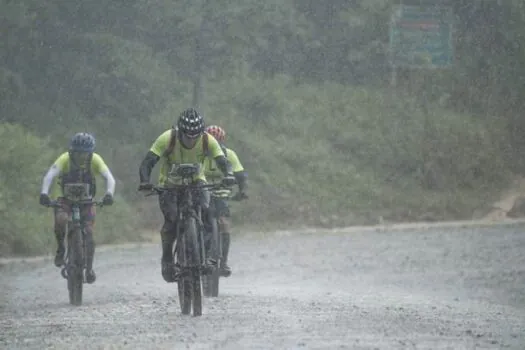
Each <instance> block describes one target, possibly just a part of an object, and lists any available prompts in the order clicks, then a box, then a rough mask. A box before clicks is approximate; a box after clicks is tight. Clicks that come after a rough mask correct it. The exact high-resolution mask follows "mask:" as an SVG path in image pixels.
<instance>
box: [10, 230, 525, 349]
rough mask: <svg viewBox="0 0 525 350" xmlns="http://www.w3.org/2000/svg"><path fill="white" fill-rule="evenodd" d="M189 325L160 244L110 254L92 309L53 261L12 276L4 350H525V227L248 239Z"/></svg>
mask: <svg viewBox="0 0 525 350" xmlns="http://www.w3.org/2000/svg"><path fill="white" fill-rule="evenodd" d="M232 250H233V253H232V254H233V257H232V259H231V260H232V261H231V262H232V267H233V268H234V274H233V275H232V277H230V278H229V279H223V280H222V281H221V282H222V286H221V287H222V295H221V296H220V297H219V298H218V299H214V300H211V299H205V306H204V314H203V316H202V317H200V318H195V317H191V316H182V315H181V314H180V309H179V307H178V301H177V300H178V299H177V295H176V286H175V285H174V284H167V283H165V282H164V281H163V280H162V277H161V276H160V266H159V265H160V263H159V259H160V247H159V246H158V245H142V246H138V247H135V248H129V247H128V248H126V249H123V248H118V247H117V248H112V249H105V250H104V251H100V252H99V253H98V254H97V260H96V271H97V275H98V280H97V282H96V283H95V284H94V285H87V286H86V287H85V294H84V305H83V306H81V307H72V306H69V304H68V299H67V298H68V297H67V289H66V283H65V280H63V279H62V278H61V277H60V275H59V271H58V269H56V268H54V266H52V262H51V260H49V259H48V260H46V261H43V262H32V263H25V264H23V263H13V264H8V265H4V266H3V267H0V348H1V349H46V348H49V349H75V348H77V349H128V348H129V349H502V348H508V349H525V228H523V227H521V228H520V227H517V226H516V227H504V228H503V227H499V228H482V229H480V228H464V229H453V228H446V229H431V230H425V231H414V230H412V231H392V232H389V231H387V232H355V233H330V234H299V233H291V234H286V235H285V234H281V235H272V236H271V237H270V236H265V237H258V238H257V237H244V238H237V239H236V240H235V241H234V243H233V247H232Z"/></svg>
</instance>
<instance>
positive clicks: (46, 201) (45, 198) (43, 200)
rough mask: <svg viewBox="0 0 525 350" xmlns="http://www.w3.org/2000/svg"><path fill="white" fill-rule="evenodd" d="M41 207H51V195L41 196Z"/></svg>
mask: <svg viewBox="0 0 525 350" xmlns="http://www.w3.org/2000/svg"><path fill="white" fill-rule="evenodd" d="M40 205H43V206H44V207H48V206H50V205H51V198H49V195H48V194H47V193H41V194H40Z"/></svg>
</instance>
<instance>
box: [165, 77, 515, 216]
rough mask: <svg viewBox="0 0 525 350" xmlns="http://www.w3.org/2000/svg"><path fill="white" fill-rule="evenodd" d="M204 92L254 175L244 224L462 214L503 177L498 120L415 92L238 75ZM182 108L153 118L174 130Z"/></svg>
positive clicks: (213, 116) (211, 118) (213, 117)
mask: <svg viewBox="0 0 525 350" xmlns="http://www.w3.org/2000/svg"><path fill="white" fill-rule="evenodd" d="M212 91H213V92H214V93H213V94H212V93H211V92H212ZM207 94H208V95H209V96H210V99H209V102H208V103H209V104H208V107H207V108H205V109H204V114H205V115H206V116H208V117H207V118H208V122H209V123H212V124H213V123H218V124H220V125H223V126H224V127H225V128H226V130H227V133H228V135H229V136H228V143H229V145H230V146H231V147H233V148H234V149H235V150H236V151H237V152H238V153H239V155H240V157H241V161H242V162H243V163H244V165H245V167H246V168H247V169H248V171H249V173H250V183H251V184H252V189H251V191H250V192H251V193H252V194H253V199H252V200H251V201H250V202H248V203H247V204H246V205H243V206H242V207H239V208H238V210H239V211H238V215H237V218H239V217H243V218H244V220H245V221H247V222H252V223H254V222H258V223H264V222H268V221H279V222H282V221H288V222H290V221H293V220H294V219H292V218H295V219H296V221H299V222H303V223H318V222H319V220H320V218H321V217H325V216H328V215H338V216H340V217H342V218H345V217H351V218H354V219H355V218H356V216H359V215H361V214H365V215H369V213H372V212H380V213H386V214H385V216H386V217H392V218H396V219H400V218H401V217H403V215H404V216H405V217H407V216H409V217H411V218H419V217H421V216H422V215H423V214H429V215H432V216H434V217H439V218H444V217H450V216H452V217H464V215H465V213H466V212H467V211H468V210H473V208H475V207H476V205H478V203H479V201H480V200H487V195H493V194H494V191H495V190H496V189H498V188H499V186H501V184H503V183H504V182H505V180H506V175H507V173H506V172H505V170H504V164H503V161H502V152H501V147H499V146H498V142H497V140H498V139H500V138H501V133H502V131H501V129H502V128H501V125H500V126H498V125H490V124H488V122H483V121H480V120H476V119H475V118H473V117H471V116H469V115H460V114H457V113H454V112H452V111H450V110H447V109H443V108H441V107H439V106H437V105H436V106H430V108H423V106H422V105H421V104H419V103H418V102H417V100H415V99H414V98H410V97H409V96H399V95H398V94H395V93H393V92H391V91H381V90H373V89H370V88H368V89H365V88H355V87H347V86H344V85H341V84H337V83H326V84H324V85H322V86H313V85H309V84H302V85H297V84H295V83H294V82H293V81H292V80H291V79H290V78H289V77H287V76H277V77H276V78H274V79H271V80H269V79H263V78H257V77H255V78H248V77H246V76H244V77H233V78H231V79H230V80H221V81H220V82H217V83H214V84H211V83H210V84H209V91H208V92H207ZM183 106H184V102H180V103H177V104H175V105H170V106H168V107H167V108H166V110H165V111H164V112H163V113H161V114H159V115H158V116H157V117H156V118H155V119H156V120H157V121H158V123H159V124H160V125H166V126H167V125H169V124H168V123H169V122H170V118H171V116H173V114H175V113H177V111H179V110H180V109H181V108H182V107H183ZM427 107H428V106H427ZM399 203H402V205H401V206H402V207H403V210H397V208H395V206H396V205H399ZM454 203H456V205H454ZM459 203H461V205H460V204H459ZM440 205H441V207H440ZM466 208H468V209H467V210H465V209H466ZM389 210H390V212H389ZM403 213H404V214H403ZM354 214H355V215H354ZM360 220H362V218H361V219H360ZM350 221H351V220H350Z"/></svg>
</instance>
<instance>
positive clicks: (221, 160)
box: [208, 137, 233, 176]
mask: <svg viewBox="0 0 525 350" xmlns="http://www.w3.org/2000/svg"><path fill="white" fill-rule="evenodd" d="M208 151H209V157H210V158H212V159H214V160H215V164H217V168H219V170H220V171H221V172H222V173H223V174H224V176H232V175H233V170H232V165H231V163H230V162H229V161H228V159H227V158H226V155H225V154H224V152H223V151H222V147H221V146H220V145H219V143H218V142H217V140H215V138H214V137H210V138H208Z"/></svg>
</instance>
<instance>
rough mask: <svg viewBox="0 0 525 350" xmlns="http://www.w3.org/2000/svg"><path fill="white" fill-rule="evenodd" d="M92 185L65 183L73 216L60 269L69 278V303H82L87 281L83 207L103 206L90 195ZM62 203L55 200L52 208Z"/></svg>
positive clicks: (70, 220) (68, 226)
mask: <svg viewBox="0 0 525 350" xmlns="http://www.w3.org/2000/svg"><path fill="white" fill-rule="evenodd" d="M89 187H90V185H89V184H85V183H70V184H65V185H64V190H63V192H64V199H65V200H66V202H67V204H68V206H69V207H70V208H71V216H70V218H69V220H68V223H67V225H66V233H67V234H66V237H65V239H66V244H65V247H66V253H65V259H64V265H63V267H62V269H61V271H60V273H61V275H62V277H63V278H65V279H66V280H67V289H68V291H69V303H70V304H71V305H76V306H79V305H82V292H83V284H84V283H86V278H85V272H86V257H87V253H86V239H85V236H86V233H85V230H84V218H83V217H82V215H80V213H81V208H82V207H83V206H85V205H95V206H98V207H102V206H103V204H102V202H97V201H93V199H92V197H91V195H90V189H89ZM62 205H63V204H62V203H61V202H58V201H53V202H51V204H49V207H52V208H61V207H62Z"/></svg>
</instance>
